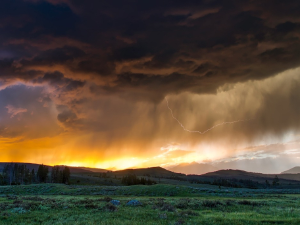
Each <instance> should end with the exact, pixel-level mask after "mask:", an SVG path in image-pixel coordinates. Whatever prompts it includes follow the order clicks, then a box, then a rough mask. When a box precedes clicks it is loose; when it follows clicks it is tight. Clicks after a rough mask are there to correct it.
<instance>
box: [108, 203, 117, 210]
mask: <svg viewBox="0 0 300 225" xmlns="http://www.w3.org/2000/svg"><path fill="white" fill-rule="evenodd" d="M105 210H107V211H109V212H114V211H117V210H118V207H117V206H115V205H113V204H111V203H107V204H106V205H105Z"/></svg>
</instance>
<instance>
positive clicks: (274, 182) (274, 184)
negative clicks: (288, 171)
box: [272, 175, 279, 186]
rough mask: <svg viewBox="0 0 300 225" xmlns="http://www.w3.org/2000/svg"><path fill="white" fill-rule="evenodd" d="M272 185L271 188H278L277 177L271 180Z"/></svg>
mask: <svg viewBox="0 0 300 225" xmlns="http://www.w3.org/2000/svg"><path fill="white" fill-rule="evenodd" d="M272 185H273V186H278V185H279V178H278V177H277V175H276V176H275V178H274V179H273V182H272Z"/></svg>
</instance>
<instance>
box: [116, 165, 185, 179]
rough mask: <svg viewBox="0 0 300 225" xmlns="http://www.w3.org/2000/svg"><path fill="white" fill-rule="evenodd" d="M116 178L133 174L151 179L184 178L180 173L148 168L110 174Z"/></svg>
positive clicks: (159, 168)
mask: <svg viewBox="0 0 300 225" xmlns="http://www.w3.org/2000/svg"><path fill="white" fill-rule="evenodd" d="M111 173H112V174H113V175H116V176H125V175H128V174H135V175H136V176H151V177H181V176H185V174H182V173H174V172H172V171H169V170H166V169H164V168H161V167H149V168H142V169H126V170H118V171H114V172H111Z"/></svg>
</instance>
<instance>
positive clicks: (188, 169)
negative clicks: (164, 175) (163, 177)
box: [168, 162, 218, 175]
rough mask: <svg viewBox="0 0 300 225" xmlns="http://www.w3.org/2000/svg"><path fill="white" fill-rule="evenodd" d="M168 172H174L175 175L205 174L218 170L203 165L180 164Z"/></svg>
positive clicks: (193, 163) (208, 165)
mask: <svg viewBox="0 0 300 225" xmlns="http://www.w3.org/2000/svg"><path fill="white" fill-rule="evenodd" d="M168 169H169V170H171V171H173V172H176V173H184V174H197V175H200V174H205V173H209V172H213V171H217V170H218V168H216V167H214V166H212V165H210V164H204V163H197V162H192V163H182V164H179V165H177V166H175V167H170V168H168Z"/></svg>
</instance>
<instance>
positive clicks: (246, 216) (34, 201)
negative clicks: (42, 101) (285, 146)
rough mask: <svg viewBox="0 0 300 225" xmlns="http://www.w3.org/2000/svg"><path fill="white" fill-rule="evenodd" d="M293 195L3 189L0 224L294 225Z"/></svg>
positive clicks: (175, 189) (298, 219) (168, 188)
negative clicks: (129, 203) (115, 201)
mask: <svg viewBox="0 0 300 225" xmlns="http://www.w3.org/2000/svg"><path fill="white" fill-rule="evenodd" d="M285 192H286V191H285ZM299 197H300V194H297V193H290V194H289V193H283V192H280V190H279V191H278V190H277V191H276V190H275V191H272V192H271V191H268V190H246V189H244V190H242V189H239V190H235V189H221V190H214V191H211V190H208V189H202V190H201V189H195V188H192V187H185V186H174V185H153V186H130V187H104V186H97V187H93V186H66V185H54V184H44V185H28V186H13V187H7V186H6V187H0V224H26V225H27V224H51V225H53V224H84V225H85V224H107V225H108V224H109V225H114V224H130V225H135V224H143V225H144V224H168V225H169V224H174V225H175V224H177V225H179V224H230V225H235V224H300V198H299ZM111 200H118V201H120V204H119V205H113V204H112V201H111ZM131 200H136V201H134V202H133V203H134V204H133V205H128V202H129V201H131ZM113 203H114V202H113Z"/></svg>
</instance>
